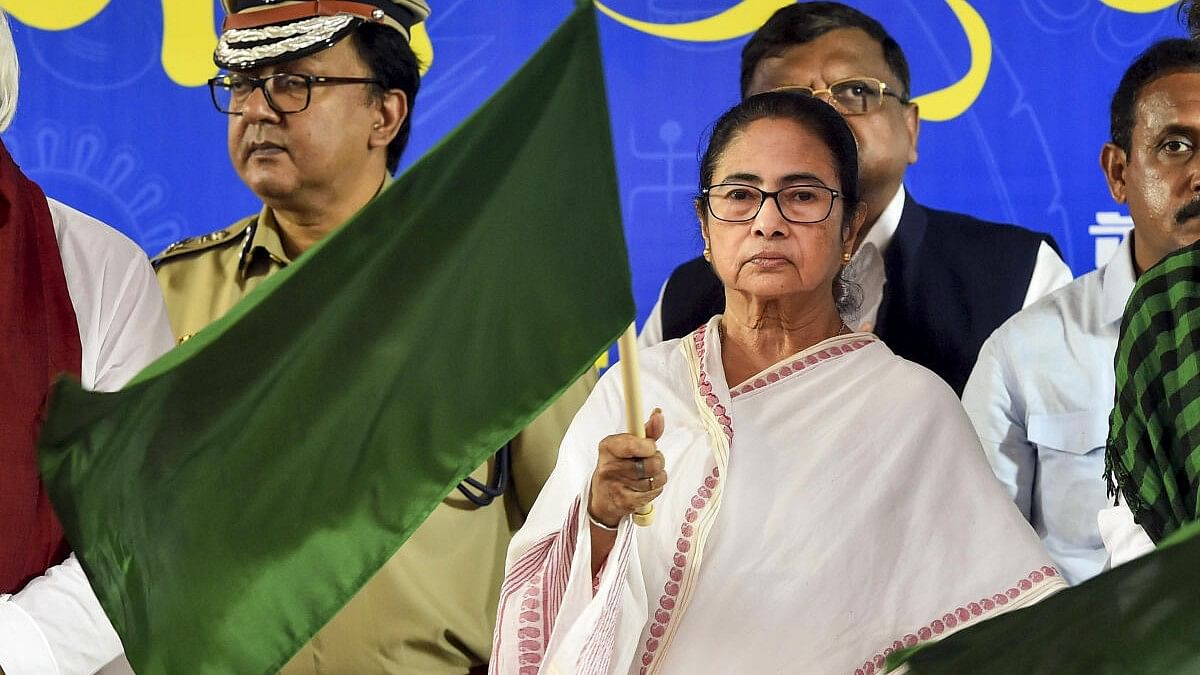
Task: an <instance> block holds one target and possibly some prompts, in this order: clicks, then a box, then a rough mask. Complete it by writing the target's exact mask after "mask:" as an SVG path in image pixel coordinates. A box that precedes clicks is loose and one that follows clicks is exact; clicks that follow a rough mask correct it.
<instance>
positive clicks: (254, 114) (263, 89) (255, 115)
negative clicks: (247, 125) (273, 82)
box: [242, 82, 280, 123]
mask: <svg viewBox="0 0 1200 675" xmlns="http://www.w3.org/2000/svg"><path fill="white" fill-rule="evenodd" d="M242 118H243V119H245V120H246V121H247V122H251V123H253V122H278V121H279V118H280V114H279V113H278V112H277V111H276V110H275V109H274V108H273V107H271V104H270V102H269V101H267V83H266V82H260V83H258V86H256V87H254V89H252V90H251V91H250V93H249V94H247V95H246V100H245V102H244V103H243V104H242Z"/></svg>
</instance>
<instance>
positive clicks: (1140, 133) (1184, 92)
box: [1133, 71, 1200, 145]
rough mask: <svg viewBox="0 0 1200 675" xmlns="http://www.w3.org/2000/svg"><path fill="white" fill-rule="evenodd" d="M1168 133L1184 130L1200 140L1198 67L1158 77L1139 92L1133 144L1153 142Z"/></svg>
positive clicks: (1199, 83) (1199, 74) (1199, 75)
mask: <svg viewBox="0 0 1200 675" xmlns="http://www.w3.org/2000/svg"><path fill="white" fill-rule="evenodd" d="M1171 133H1187V134H1189V135H1190V136H1191V137H1192V138H1193V139H1197V140H1200V71H1196V72H1180V73H1172V74H1170V75H1165V76H1163V77H1160V78H1158V79H1157V80H1154V81H1153V82H1151V83H1150V84H1148V85H1146V86H1145V87H1144V88H1143V89H1142V92H1141V94H1140V95H1139V96H1138V99H1137V105H1136V106H1135V117H1134V126H1133V143H1134V145H1143V144H1147V143H1150V144H1152V143H1155V142H1157V141H1158V140H1159V139H1160V137H1161V136H1163V135H1167V134H1171Z"/></svg>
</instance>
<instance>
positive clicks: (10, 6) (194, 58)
mask: <svg viewBox="0 0 1200 675" xmlns="http://www.w3.org/2000/svg"><path fill="white" fill-rule="evenodd" d="M111 1H112V0H0V7H3V8H4V9H5V11H7V12H8V13H9V14H11V15H12V16H13V18H15V19H17V20H18V21H20V22H21V23H23V24H26V25H28V26H32V27H34V28H40V29H41V30H53V31H63V30H70V29H72V28H77V27H79V26H82V25H83V24H85V23H87V22H88V21H91V20H92V19H94V18H96V16H97V15H98V14H100V12H101V11H103V10H104V8H105V7H107V6H108V5H109V3H110V2H111ZM162 12H163V43H162V65H163V71H165V72H166V74H167V77H169V78H171V80H172V81H173V82H175V83H176V84H180V85H183V86H185V87H199V86H201V85H203V84H205V83H206V82H207V81H208V78H210V77H212V76H213V75H216V74H217V67H216V66H214V65H213V62H212V54H213V49H215V48H216V46H217V36H216V33H215V32H214V31H213V29H212V26H213V25H214V16H213V3H212V0H162ZM412 47H413V51H414V52H415V53H416V55H417V58H418V59H420V62H421V73H422V74H424V73H425V71H426V70H428V69H429V66H430V64H432V63H433V43H432V42H430V40H429V33H428V32H426V30H425V24H423V23H422V24H418V25H416V26H414V27H413V31H412Z"/></svg>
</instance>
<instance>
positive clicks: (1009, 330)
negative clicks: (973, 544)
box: [962, 238, 1135, 584]
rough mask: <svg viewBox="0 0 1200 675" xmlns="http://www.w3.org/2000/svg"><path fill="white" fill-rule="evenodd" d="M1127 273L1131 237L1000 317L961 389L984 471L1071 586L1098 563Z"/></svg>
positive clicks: (1130, 278) (1130, 275) (1130, 279)
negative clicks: (1091, 267)
mask: <svg viewBox="0 0 1200 675" xmlns="http://www.w3.org/2000/svg"><path fill="white" fill-rule="evenodd" d="M1134 280H1135V275H1134V267H1133V250H1132V239H1131V238H1126V239H1125V241H1124V242H1122V243H1121V246H1120V247H1119V248H1118V249H1117V251H1116V253H1114V254H1113V257H1112V259H1111V260H1110V261H1109V262H1108V264H1106V265H1105V266H1104V267H1101V268H1100V269H1097V270H1095V271H1092V272H1090V273H1088V274H1085V275H1084V276H1082V277H1080V278H1078V279H1076V280H1075V281H1073V282H1071V283H1070V284H1068V285H1067V286H1065V287H1063V288H1061V289H1059V290H1057V291H1055V292H1053V293H1051V294H1050V295H1048V296H1046V297H1045V298H1042V299H1041V300H1040V301H1039V302H1036V303H1034V304H1033V305H1031V306H1030V307H1028V308H1026V309H1024V310H1022V311H1020V312H1018V313H1017V314H1016V315H1014V316H1013V317H1012V318H1011V319H1009V320H1008V321H1006V322H1005V323H1004V324H1003V325H1002V326H1000V328H998V329H996V332H995V333H992V336H991V337H990V338H988V340H987V342H985V343H984V344H983V349H982V350H980V352H979V360H978V361H977V362H976V364H975V369H974V370H973V371H972V372H971V378H970V379H969V380H968V381H967V388H966V389H965V390H964V391H963V399H962V400H963V407H965V408H966V409H967V414H968V415H969V416H970V417H971V421H972V422H973V423H974V425H975V429H976V431H977V432H978V433H979V440H980V441H981V442H982V444H983V450H984V452H985V453H986V454H987V459H988V463H990V464H991V466H992V471H994V472H995V474H996V477H997V478H999V479H1000V482H1001V483H1003V485H1004V489H1005V490H1006V491H1007V492H1008V495H1009V497H1010V498H1011V499H1012V500H1013V501H1014V502H1015V503H1016V505H1017V507H1018V508H1019V509H1021V513H1022V514H1023V515H1024V516H1025V519H1026V520H1028V521H1029V523H1030V524H1031V525H1033V527H1034V529H1035V530H1036V531H1037V533H1038V536H1040V537H1041V539H1042V543H1043V544H1045V545H1046V550H1047V551H1049V552H1050V555H1051V557H1053V558H1054V561H1055V564H1056V565H1058V568H1059V569H1060V570H1062V573H1063V577H1065V578H1066V580H1067V581H1068V582H1069V583H1071V584H1077V583H1080V582H1083V581H1086V580H1088V579H1090V578H1092V577H1093V576H1095V575H1096V574H1099V573H1100V571H1101V570H1102V569H1103V568H1104V563H1105V560H1106V559H1107V557H1108V556H1107V554H1106V553H1105V550H1104V542H1103V541H1101V539H1100V530H1099V528H1098V526H1097V524H1096V514H1097V513H1099V512H1100V510H1102V509H1104V508H1105V507H1107V506H1108V505H1109V503H1110V502H1111V500H1110V499H1109V498H1108V491H1107V485H1106V483H1105V481H1104V445H1105V441H1106V440H1107V438H1108V414H1109V412H1110V411H1111V410H1112V405H1113V390H1114V386H1115V380H1114V375H1113V356H1114V354H1116V351H1117V333H1118V331H1119V329H1120V327H1121V314H1122V313H1123V312H1124V311H1125V302H1126V301H1127V300H1128V299H1129V293H1130V292H1131V291H1132V290H1133V284H1134Z"/></svg>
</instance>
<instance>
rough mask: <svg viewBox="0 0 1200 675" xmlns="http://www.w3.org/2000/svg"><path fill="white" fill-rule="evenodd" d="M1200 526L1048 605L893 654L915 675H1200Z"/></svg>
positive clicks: (1184, 530)
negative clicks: (1198, 620) (1199, 619)
mask: <svg viewBox="0 0 1200 675" xmlns="http://www.w3.org/2000/svg"><path fill="white" fill-rule="evenodd" d="M1197 535H1200V523H1192V524H1190V525H1186V526H1184V527H1183V528H1181V529H1180V530H1178V531H1177V532H1176V533H1175V535H1173V536H1172V537H1170V538H1168V539H1167V540H1166V541H1165V542H1164V543H1163V544H1161V545H1160V546H1159V547H1158V548H1157V549H1156V550H1155V551H1154V552H1153V553H1151V554H1150V555H1147V556H1145V557H1142V558H1138V559H1137V560H1133V561H1131V562H1129V563H1126V564H1125V565H1122V566H1120V567H1117V568H1116V569H1114V570H1111V571H1109V572H1105V573H1104V574H1101V575H1100V576H1097V577H1094V578H1092V579H1090V580H1088V581H1086V582H1084V583H1082V584H1080V585H1079V586H1075V587H1073V588H1069V589H1066V590H1064V591H1061V592H1059V593H1057V594H1055V595H1053V596H1051V597H1049V598H1047V599H1045V600H1043V601H1042V602H1040V603H1038V604H1036V605H1033V606H1032V607H1028V608H1026V609H1022V610H1019V611H1016V612H1012V613H1010V614H1004V615H1001V616H998V617H996V618H995V619H992V620H990V621H984V622H982V623H980V624H979V625H977V626H973V627H971V628H967V629H964V630H963V631H961V632H959V633H955V634H954V635H951V636H950V637H948V638H946V639H945V640H942V641H941V642H936V643H933V644H929V645H925V646H919V647H916V648H914V649H913V650H909V651H906V652H903V653H900V654H895V655H893V656H892V658H889V660H888V664H889V667H893V668H894V667H896V666H897V665H898V664H899V663H901V662H905V661H906V660H907V664H908V666H909V668H910V670H909V671H908V672H909V673H910V675H961V674H962V673H971V675H1013V674H1014V673H1019V674H1020V675H1165V674H1166V673H1170V674H1171V675H1186V674H1188V673H1200V629H1197V625H1196V608H1197V607H1200V580H1198V579H1197V575H1196V570H1200V536H1197Z"/></svg>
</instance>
